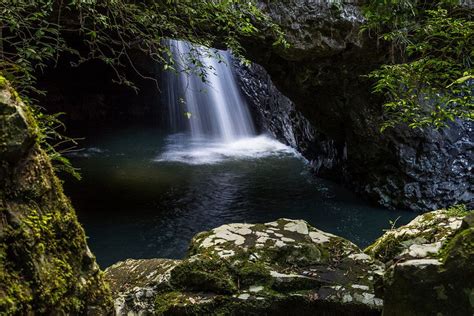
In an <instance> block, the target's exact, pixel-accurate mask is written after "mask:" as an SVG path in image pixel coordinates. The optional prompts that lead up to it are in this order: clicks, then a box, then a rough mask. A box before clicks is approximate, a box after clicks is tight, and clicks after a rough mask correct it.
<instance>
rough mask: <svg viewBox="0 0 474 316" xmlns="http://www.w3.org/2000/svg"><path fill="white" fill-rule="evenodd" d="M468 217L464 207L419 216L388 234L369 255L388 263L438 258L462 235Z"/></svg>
mask: <svg viewBox="0 0 474 316" xmlns="http://www.w3.org/2000/svg"><path fill="white" fill-rule="evenodd" d="M467 214H468V212H467V211H466V210H464V209H462V207H453V208H449V209H446V210H438V211H433V212H429V213H425V214H422V215H419V216H417V217H416V218H415V219H414V220H412V221H411V222H410V223H408V224H407V225H405V226H402V227H400V228H398V229H392V230H389V231H387V232H386V233H385V234H384V235H383V236H382V237H380V238H379V239H377V240H376V241H375V242H374V243H373V244H372V245H370V246H369V247H367V248H366V249H365V252H366V253H367V254H369V255H371V256H373V257H375V258H376V259H378V260H380V261H382V262H384V263H387V264H390V262H391V261H394V260H401V259H417V258H430V257H436V256H437V255H438V252H439V250H440V249H441V247H442V245H443V244H444V243H445V242H446V241H448V240H450V239H451V238H452V237H453V236H454V235H455V234H456V233H457V232H458V230H459V229H460V227H461V224H462V221H463V218H464V216H465V215H467Z"/></svg>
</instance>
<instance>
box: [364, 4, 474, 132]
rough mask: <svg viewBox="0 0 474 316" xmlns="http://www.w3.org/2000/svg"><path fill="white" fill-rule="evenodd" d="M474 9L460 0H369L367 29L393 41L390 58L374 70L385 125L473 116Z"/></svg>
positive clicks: (413, 124) (441, 121)
mask: <svg viewBox="0 0 474 316" xmlns="http://www.w3.org/2000/svg"><path fill="white" fill-rule="evenodd" d="M472 15H473V11H472V9H469V8H467V7H463V6H459V5H458V1H440V2H436V1H417V0H403V1H370V3H369V4H368V5H367V6H366V7H365V16H366V18H367V21H368V22H367V25H366V26H365V30H368V31H369V34H371V35H375V36H377V37H378V39H379V40H381V41H385V42H388V43H389V45H388V47H389V48H390V59H391V63H389V64H386V65H383V66H382V67H381V68H380V69H378V70H376V71H374V72H372V73H371V74H370V77H372V78H374V79H375V80H376V84H375V88H374V91H375V92H376V93H381V94H383V95H385V97H386V102H385V104H384V110H385V115H386V117H385V118H386V120H385V123H384V124H383V126H382V130H383V129H385V128H387V127H393V126H395V125H397V124H400V123H406V124H408V125H409V126H410V127H424V126H435V127H441V126H445V125H446V124H447V123H448V122H449V121H452V120H455V119H456V118H464V119H470V120H472V119H473V118H474V111H473V110H474V99H473V85H472V84H473V81H474V80H473V79H474V72H473V70H472V64H473V58H474V21H473V20H472Z"/></svg>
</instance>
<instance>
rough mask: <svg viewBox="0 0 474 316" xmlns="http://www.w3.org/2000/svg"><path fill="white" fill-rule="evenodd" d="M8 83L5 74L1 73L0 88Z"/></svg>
mask: <svg viewBox="0 0 474 316" xmlns="http://www.w3.org/2000/svg"><path fill="white" fill-rule="evenodd" d="M7 84H8V81H7V79H6V78H5V77H4V76H2V75H0V89H2V88H5V87H6V86H7Z"/></svg>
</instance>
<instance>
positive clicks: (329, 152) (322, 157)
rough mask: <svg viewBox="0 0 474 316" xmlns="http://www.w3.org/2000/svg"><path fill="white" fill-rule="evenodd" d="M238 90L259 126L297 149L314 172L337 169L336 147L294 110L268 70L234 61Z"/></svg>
mask: <svg viewBox="0 0 474 316" xmlns="http://www.w3.org/2000/svg"><path fill="white" fill-rule="evenodd" d="M234 70H235V73H236V75H237V78H238V82H239V84H240V87H241V90H242V92H243V94H244V95H245V96H246V99H247V102H248V104H249V105H250V108H251V110H252V112H253V114H254V115H253V116H254V118H255V119H256V120H257V123H258V126H259V127H260V129H261V130H263V131H267V132H269V133H271V134H272V135H273V136H274V137H275V138H276V139H278V140H279V141H281V142H283V143H285V144H287V145H289V146H291V147H293V148H295V149H296V150H298V151H299V152H300V153H301V154H302V155H303V156H304V157H305V158H306V159H307V160H308V161H310V162H311V165H312V167H313V168H314V169H316V170H318V173H324V172H326V173H331V174H333V175H334V177H337V176H336V174H338V175H339V176H340V175H341V172H340V170H339V169H338V168H336V166H341V164H340V157H339V156H340V155H338V152H339V150H340V149H339V148H336V146H335V142H334V140H331V139H327V137H326V135H324V134H322V133H319V132H318V131H317V130H316V129H315V128H314V127H313V125H312V124H311V123H310V122H309V121H308V120H307V119H306V118H305V117H304V115H303V114H302V113H301V112H300V111H298V110H297V109H296V107H295V104H294V103H293V102H292V101H291V100H290V99H288V98H287V97H286V96H284V95H283V94H282V93H281V92H280V91H279V90H278V89H277V87H276V86H275V85H274V83H273V82H272V80H271V78H270V76H269V75H268V73H267V72H266V71H265V69H263V67H262V66H260V65H258V64H255V63H254V64H251V65H250V66H247V65H244V64H241V63H239V62H238V61H234Z"/></svg>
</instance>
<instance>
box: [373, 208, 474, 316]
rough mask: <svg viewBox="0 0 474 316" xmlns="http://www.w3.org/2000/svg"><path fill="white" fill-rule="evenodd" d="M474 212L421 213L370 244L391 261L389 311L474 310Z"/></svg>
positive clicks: (386, 280)
mask: <svg viewBox="0 0 474 316" xmlns="http://www.w3.org/2000/svg"><path fill="white" fill-rule="evenodd" d="M473 222H474V213H472V212H471V213H469V212H467V211H465V210H463V209H462V208H459V207H457V208H456V207H455V208H451V209H448V210H439V211H435V212H430V213H426V214H423V215H420V216H418V217H417V218H415V219H414V220H413V221H412V222H410V223H409V224H408V225H406V226H402V227H400V228H398V229H395V230H391V231H389V232H387V233H386V234H385V235H383V236H382V237H381V238H380V239H378V240H377V241H376V242H375V243H374V244H373V245H371V246H370V247H368V248H367V249H366V252H367V253H368V254H371V255H373V256H375V257H376V258H378V259H379V260H382V261H383V262H385V263H386V269H387V272H386V274H385V276H384V295H383V297H384V308H383V314H384V315H472V314H474V265H473V262H474V225H473Z"/></svg>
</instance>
